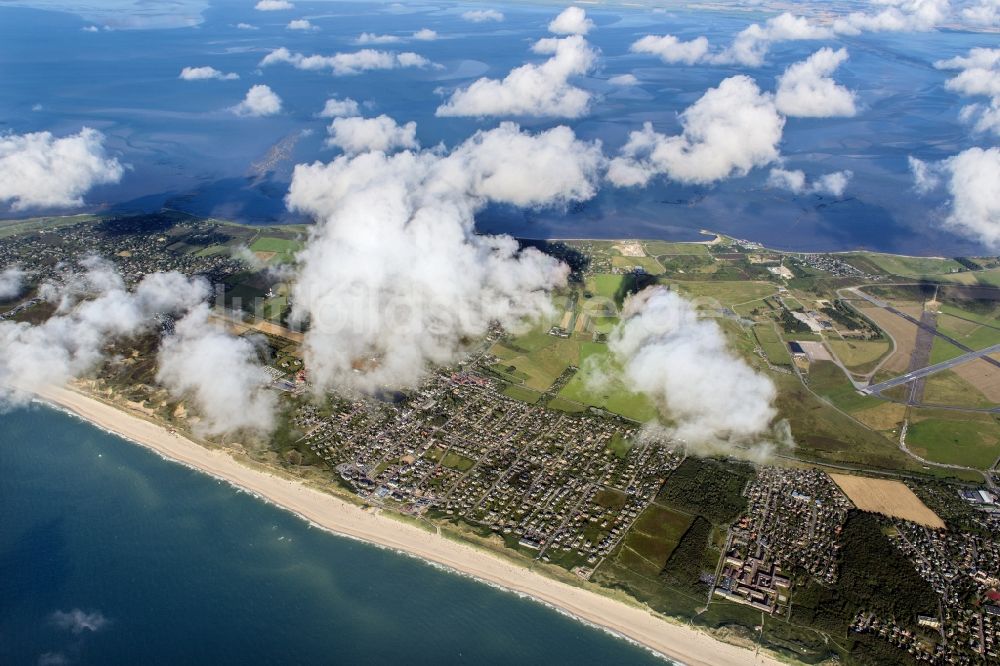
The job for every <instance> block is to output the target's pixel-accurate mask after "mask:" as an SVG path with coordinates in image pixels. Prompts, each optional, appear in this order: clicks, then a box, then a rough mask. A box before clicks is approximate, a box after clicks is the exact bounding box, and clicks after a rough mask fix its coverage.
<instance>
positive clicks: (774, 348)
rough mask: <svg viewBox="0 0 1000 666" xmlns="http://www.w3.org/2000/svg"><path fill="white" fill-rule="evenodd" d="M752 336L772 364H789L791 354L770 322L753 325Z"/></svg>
mask: <svg viewBox="0 0 1000 666" xmlns="http://www.w3.org/2000/svg"><path fill="white" fill-rule="evenodd" d="M753 333H754V337H756V338H757V343H758V344H759V345H760V348H761V349H763V350H764V354H765V355H766V356H767V358H768V360H769V361H771V363H773V364H774V365H791V364H792V355H791V354H790V353H789V351H788V347H787V346H786V345H785V343H784V341H783V340H782V339H781V338H780V337H778V334H777V333H776V332H775V330H774V326H772V325H771V324H758V325H756V326H754V327H753Z"/></svg>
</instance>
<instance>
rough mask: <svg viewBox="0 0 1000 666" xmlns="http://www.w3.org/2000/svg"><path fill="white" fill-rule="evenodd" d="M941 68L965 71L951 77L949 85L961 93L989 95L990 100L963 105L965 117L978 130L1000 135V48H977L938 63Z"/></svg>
mask: <svg viewBox="0 0 1000 666" xmlns="http://www.w3.org/2000/svg"><path fill="white" fill-rule="evenodd" d="M934 66H935V67H937V68H938V69H958V70H961V72H959V73H958V75H956V76H955V77H953V78H951V79H948V82H947V83H946V84H945V86H946V87H947V88H948V89H949V90H954V91H955V92H957V93H959V94H961V95H968V96H983V97H989V98H990V100H989V102H988V103H987V104H969V105H967V106H965V107H963V108H962V111H961V115H960V118H961V120H963V121H965V122H967V123H970V124H971V125H972V128H973V130H974V131H976V132H992V133H993V134H996V135H997V136H1000V49H987V48H974V49H972V50H970V51H969V55H967V56H958V57H955V58H950V59H948V60H939V61H938V62H936V63H934Z"/></svg>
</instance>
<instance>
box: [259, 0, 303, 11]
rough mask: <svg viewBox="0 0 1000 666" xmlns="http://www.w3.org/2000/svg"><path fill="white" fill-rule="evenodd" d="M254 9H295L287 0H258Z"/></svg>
mask: <svg viewBox="0 0 1000 666" xmlns="http://www.w3.org/2000/svg"><path fill="white" fill-rule="evenodd" d="M254 9H256V10H257V11H259V12H276V11H281V10H284V9H295V5H293V4H292V3H290V2H288V0H260V2H258V3H257V4H256V5H254Z"/></svg>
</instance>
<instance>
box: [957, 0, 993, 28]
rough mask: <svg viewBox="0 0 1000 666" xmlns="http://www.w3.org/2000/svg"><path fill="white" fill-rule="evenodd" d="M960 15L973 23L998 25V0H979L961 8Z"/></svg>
mask: <svg viewBox="0 0 1000 666" xmlns="http://www.w3.org/2000/svg"><path fill="white" fill-rule="evenodd" d="M962 17H963V18H965V20H966V21H968V22H969V23H972V24H974V25H979V26H986V27H996V26H1000V0H979V4H976V5H970V6H968V7H966V8H965V9H963V10H962Z"/></svg>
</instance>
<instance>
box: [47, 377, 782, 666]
mask: <svg viewBox="0 0 1000 666" xmlns="http://www.w3.org/2000/svg"><path fill="white" fill-rule="evenodd" d="M35 393H36V394H37V395H38V396H39V398H41V399H42V400H44V401H46V402H50V403H52V404H54V405H57V406H59V407H61V408H64V409H67V410H69V411H71V412H73V413H75V414H77V415H79V416H80V417H82V418H84V419H86V420H87V421H90V422H91V423H93V424H95V425H97V426H99V427H101V428H104V429H106V430H109V431H111V432H114V433H116V434H118V435H121V436H122V437H124V438H126V439H128V440H131V441H133V442H136V443H138V444H141V445H143V446H146V447H148V448H150V449H152V450H154V451H156V452H157V453H159V454H161V455H162V456H164V457H165V458H168V459H170V460H173V461H176V462H180V463H182V464H185V465H188V466H190V467H192V468H195V469H198V470H201V471H202V472H205V473H207V474H210V475H212V476H214V477H217V478H219V479H222V480H225V481H228V482H230V483H232V484H234V485H236V486H238V487H240V488H243V489H245V490H247V491H250V492H252V493H255V494H257V495H260V496H261V497H263V498H266V499H267V500H268V501H270V502H272V503H274V504H276V505H278V506H280V507H283V508H285V509H287V510H289V511H292V512H294V513H296V514H298V515H300V516H302V517H303V518H305V519H307V520H309V521H311V522H313V523H315V524H316V525H318V526H320V527H322V528H324V529H327V530H330V531H331V532H335V533H338V534H343V535H347V536H350V537H354V538H357V539H361V540H364V541H368V542H371V543H374V544H378V545H381V546H385V547H388V548H393V549H396V550H399V551H403V552H406V553H409V554H412V555H415V556H417V557H419V558H422V559H424V560H427V561H429V562H433V563H436V564H439V565H442V566H445V567H448V568H450V569H453V570H455V571H458V572H461V573H463V574H466V575H469V576H473V577H475V578H478V579H480V580H482V581H486V582H488V583H491V584H494V585H497V586H500V587H503V588H506V589H508V590H513V591H515V592H518V593H521V594H524V595H527V596H530V597H532V598H534V599H536V600H539V601H542V602H544V603H547V604H550V605H552V606H555V607H558V608H559V609H561V610H563V611H565V612H567V613H569V614H570V615H572V616H574V617H576V618H578V619H581V620H584V621H586V622H589V623H592V624H594V625H598V626H601V627H604V628H606V629H609V630H611V631H613V632H615V633H617V634H620V635H622V636H625V637H627V638H629V639H631V640H633V641H635V642H637V643H640V644H642V645H644V646H646V647H648V648H649V649H651V650H653V651H655V652H657V653H660V654H662V655H665V656H667V657H669V658H670V659H673V660H676V661H680V662H682V663H684V664H688V665H689V666H695V665H705V666H709V665H712V666H723V665H728V664H734V665H735V664H740V665H745V664H779V663H781V662H779V661H777V660H775V659H774V658H772V657H770V656H768V655H764V654H760V653H755V652H752V651H751V650H748V649H746V648H742V647H738V646H735V645H730V644H727V643H723V642H720V641H718V640H716V639H714V638H712V637H711V636H709V635H708V634H706V633H704V632H701V631H699V630H697V629H694V628H691V627H687V626H683V625H681V624H676V623H672V622H670V621H667V620H665V619H662V618H660V617H657V616H655V615H653V614H652V613H650V612H648V611H646V610H643V609H641V608H639V607H635V606H631V605H628V604H625V603H622V602H619V601H616V600H614V599H611V598H609V597H605V596H603V595H600V594H598V593H596V592H591V591H589V590H586V589H582V588H577V587H573V586H570V585H566V584H563V583H560V582H558V581H555V580H552V579H550V578H547V577H545V576H543V575H541V574H538V573H535V572H532V571H529V570H528V569H525V568H522V567H519V566H516V565H514V564H512V563H510V562H508V561H506V560H504V559H502V558H500V557H497V556H494V555H491V554H490V553H488V552H485V551H483V550H479V549H476V548H474V547H472V546H466V545H463V544H461V543H457V542H455V541H452V540H449V539H447V538H445V537H442V536H439V535H436V534H433V533H431V532H428V531H425V530H422V529H420V528H419V527H416V526H414V525H409V524H407V523H404V522H401V521H398V520H394V519H392V518H390V517H387V516H385V515H380V514H379V513H377V512H375V511H371V510H365V509H363V508H360V507H358V506H355V505H353V504H350V503H348V502H345V501H344V500H341V499H338V498H337V497H335V496H333V495H330V494H328V493H324V492H321V491H319V490H316V489H313V488H310V487H308V486H306V485H304V484H302V483H300V482H297V481H294V480H290V479H286V478H282V477H280V476H277V475H273V474H269V473H267V472H266V471H262V470H260V469H255V468H253V467H250V466H247V465H245V464H243V463H241V462H239V461H238V460H237V459H236V458H234V457H233V456H232V455H230V454H229V453H227V452H225V451H221V450H215V449H208V448H205V447H203V446H201V445H199V444H197V443H195V442H193V441H191V440H189V439H186V438H184V437H182V436H179V435H177V434H172V433H171V432H169V431H168V430H167V429H165V428H163V427H161V426H159V425H156V424H154V423H152V422H150V421H146V420H144V419H141V418H138V417H136V416H132V415H130V414H127V413H125V412H123V411H121V410H118V409H116V408H114V407H111V406H109V405H106V404H104V403H103V402H100V401H98V400H95V399H93V398H90V397H87V396H85V395H82V394H80V393H78V392H76V391H73V390H70V389H67V388H61V387H50V388H46V389H44V390H40V391H39V390H36V391H35Z"/></svg>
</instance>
